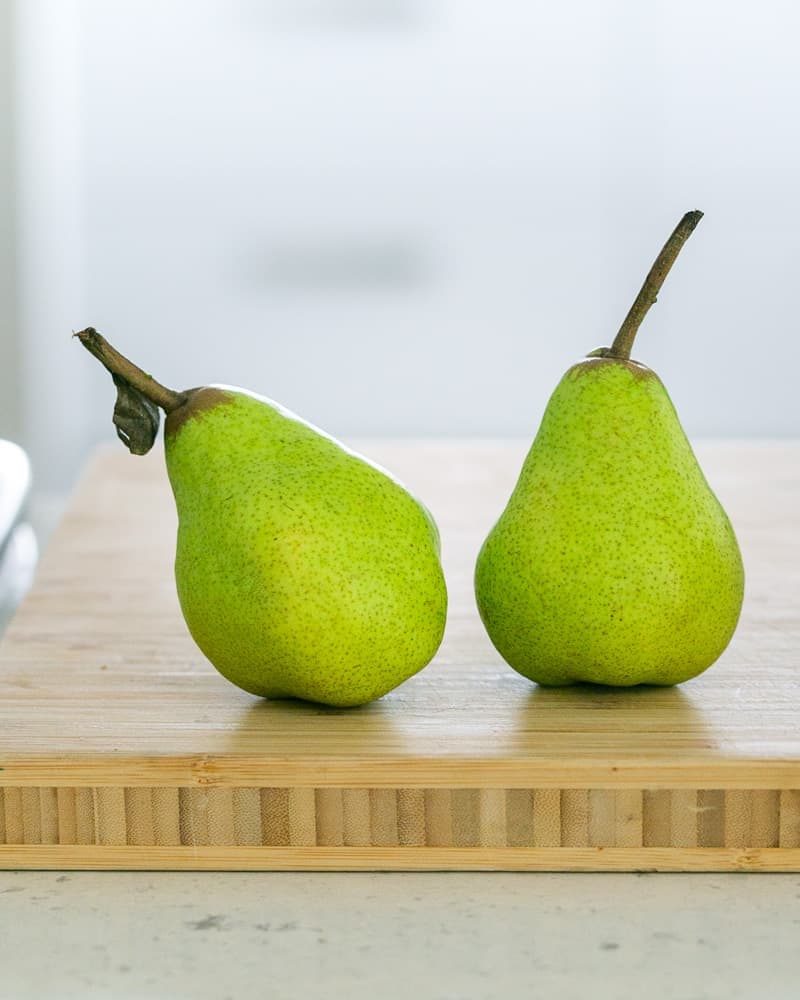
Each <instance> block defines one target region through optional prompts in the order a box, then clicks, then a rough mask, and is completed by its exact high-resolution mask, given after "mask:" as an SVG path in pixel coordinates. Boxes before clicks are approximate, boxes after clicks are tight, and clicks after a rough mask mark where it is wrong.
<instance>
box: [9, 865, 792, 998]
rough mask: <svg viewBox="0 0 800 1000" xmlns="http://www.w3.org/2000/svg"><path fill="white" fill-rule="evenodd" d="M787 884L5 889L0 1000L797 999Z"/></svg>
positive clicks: (77, 879)
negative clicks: (258, 999) (255, 999)
mask: <svg viewBox="0 0 800 1000" xmlns="http://www.w3.org/2000/svg"><path fill="white" fill-rule="evenodd" d="M798 984H800V875H741V874H740V875H735V874H731V875H664V874H661V875H617V874H603V875H578V874H562V875H557V874H552V875H550V874H505V873H503V874H500V873H497V874H486V873H480V874H465V873H457V874H456V873H454V874H434V875H431V874H352V875H349V874H303V873H275V874H270V873H264V874H253V873H249V874H246V873H242V874H239V873H220V874H195V873H189V872H186V873H169V874H164V873H158V874H156V873H153V874H149V873H122V872H120V873H115V872H104V873H100V872H98V873H94V872H84V873H79V872H66V873H58V872H0V998H2V1000H28V998H36V1000H49V998H58V1000H71V998H81V1000H93V998H99V997H102V998H106V997H113V998H125V1000H127V998H131V1000H133V998H136V1000H139V998H144V997H148V998H149V997H153V998H159V1000H160V998H169V1000H183V998H192V1000H226V998H230V1000H234V998H235V1000H239V998H247V997H250V996H253V997H262V996H263V997H269V998H270V1000H284V998H286V1000H289V998H291V1000H299V998H302V1000H316V998H326V1000H327V998H340V997H341V998H346V1000H362V998H364V1000H375V998H380V1000H394V998H398V1000H399V998H403V1000H407V998H412V1000H462V998H463V1000H489V998H492V1000H493V998H495V997H497V998H502V1000H511V998H514V997H526V998H534V997H540V996H541V997H546V998H547V1000H566V998H570V1000H571V998H574V1000H584V998H591V1000H606V998H624V997H636V998H637V1000H640V998H641V997H643V996H644V997H645V998H647V997H652V998H654V1000H655V998H658V1000H670V998H676V1000H677V998H680V1000H712V998H713V1000H716V998H719V1000H738V998H750V997H753V998H756V997H758V998H759V1000H760V998H762V997H768V998H769V1000H783V998H787V1000H788V998H792V1000H794V998H796V997H797V996H798V990H799V989H800V986H799V985H798Z"/></svg>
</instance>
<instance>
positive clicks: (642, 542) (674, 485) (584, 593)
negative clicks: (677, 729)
mask: <svg viewBox="0 0 800 1000" xmlns="http://www.w3.org/2000/svg"><path fill="white" fill-rule="evenodd" d="M743 589H744V571H743V567H742V560H741V556H740V553H739V547H738V544H737V541H736V537H735V535H734V532H733V529H732V527H731V524H730V522H729V520H728V518H727V516H726V514H725V511H724V510H723V509H722V507H721V505H720V503H719V501H718V500H717V498H716V497H715V496H714V494H713V492H712V491H711V489H710V487H709V485H708V483H707V482H706V480H705V477H704V476H703V473H702V471H701V469H700V467H699V465H698V463H697V460H696V458H695V456H694V453H693V452H692V449H691V446H690V444H689V442H688V441H687V439H686V436H685V434H684V432H683V429H682V427H681V425H680V422H679V420H678V417H677V414H676V412H675V409H674V407H673V405H672V402H671V400H670V398H669V396H668V395H667V392H666V389H665V388H664V386H663V384H662V383H661V381H660V380H659V379H658V377H657V376H656V375H655V373H654V372H652V371H651V370H650V369H648V368H646V367H644V366H642V365H639V364H637V363H636V362H631V361H622V360H619V359H612V358H602V357H598V358H591V359H587V360H585V361H583V362H580V363H579V364H577V365H575V366H573V367H572V368H571V369H570V370H569V371H568V372H567V373H566V375H565V376H564V378H563V379H562V381H561V382H560V384H559V385H558V387H557V388H556V390H555V392H554V393H553V395H552V397H551V399H550V401H549V403H548V406H547V409H546V411H545V414H544V417H543V420H542V424H541V427H540V429H539V432H538V434H537V436H536V439H535V441H534V443H533V445H532V447H531V450H530V452H529V453H528V456H527V458H526V460H525V463H524V465H523V468H522V471H521V474H520V477H519V481H518V482H517V485H516V488H515V489H514V492H513V494H512V496H511V498H510V500H509V502H508V505H507V507H506V509H505V511H504V512H503V514H502V515H501V517H500V518H499V520H498V522H497V524H496V525H495V526H494V528H493V529H492V531H491V532H490V534H489V536H488V538H487V539H486V541H485V543H484V545H483V548H482V549H481V552H480V554H479V556H478V560H477V565H476V571H475V590H476V597H477V602H478V608H479V610H480V614H481V617H482V619H483V622H484V624H485V626H486V629H487V631H488V633H489V636H490V638H491V639H492V642H493V643H494V645H495V647H496V648H497V650H498V651H499V652H500V654H501V655H502V656H503V657H504V658H505V660H506V661H507V662H508V663H509V664H510V665H511V666H512V667H514V669H515V670H517V671H519V672H520V673H521V674H524V675H525V676H526V677H529V678H530V679H531V680H534V681H537V682H539V683H540V684H544V685H566V684H571V683H574V682H576V681H589V682H593V683H597V684H608V685H614V686H625V687H627V686H630V685H634V684H664V685H671V684H677V683H679V682H681V681H685V680H688V679H689V678H691V677H694V676H696V675H697V674H699V673H701V672H702V671H703V670H705V669H706V668H707V667H709V666H710V665H711V664H712V663H713V662H714V661H715V660H716V659H717V658H718V656H719V655H720V653H721V652H722V651H723V650H724V649H725V647H726V646H727V644H728V642H729V640H730V638H731V636H732V634H733V632H734V629H735V628H736V624H737V621H738V618H739V613H740V610H741V605H742V597H743Z"/></svg>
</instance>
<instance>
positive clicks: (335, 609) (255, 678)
mask: <svg viewBox="0 0 800 1000" xmlns="http://www.w3.org/2000/svg"><path fill="white" fill-rule="evenodd" d="M165 443H166V460H167V469H168V472H169V478H170V482H171V484H172V489H173V493H174V495H175V501H176V505H177V508H178V523H179V526H178V541H177V552H176V559H175V576H176V581H177V588H178V596H179V599H180V603H181V609H182V611H183V614H184V617H185V619H186V622H187V625H188V627H189V630H190V632H191V634H192V636H193V638H194V639H195V641H196V642H197V644H198V646H199V647H200V649H201V650H202V651H203V653H205V655H206V656H207V657H208V659H209V660H210V661H211V662H212V663H213V664H214V666H215V667H216V668H217V669H218V670H219V671H220V673H222V674H223V675H224V676H225V677H227V678H228V679H229V680H230V681H232V682H233V683H234V684H236V685H238V686H239V687H241V688H244V689H245V690H246V691H250V692H252V693H253V694H257V695H262V696H265V697H271V698H280V697H297V698H303V699H307V700H310V701H316V702H322V703H325V704H329V705H338V706H350V705H359V704H363V703H365V702H368V701H371V700H372V699H374V698H378V697H380V696H381V695H383V694H385V693H386V692H388V691H390V690H391V689H392V688H394V687H396V686H397V685H398V684H400V683H401V682H402V681H404V680H406V679H407V678H408V677H410V676H411V675H412V674H415V673H416V672H417V671H419V670H421V669H422V668H423V667H424V666H425V665H426V664H427V663H428V662H429V661H430V659H431V658H432V657H433V655H434V653H435V652H436V650H437V648H438V646H439V644H440V642H441V638H442V634H443V630H444V625H445V617H446V609H447V594H446V590H445V584H444V579H443V575H442V570H441V565H440V562H439V537H438V532H437V530H436V526H435V524H434V522H433V520H432V518H431V516H430V514H429V513H428V512H427V510H425V508H424V507H423V506H422V505H421V504H420V503H419V502H418V501H417V500H416V499H415V498H414V497H412V496H411V495H410V494H409V493H408V492H407V491H406V490H405V489H404V488H403V487H402V486H401V485H400V484H399V483H398V482H396V481H395V480H394V479H393V478H391V477H390V476H389V475H388V474H387V473H386V472H384V471H383V470H382V469H380V468H378V467H377V466H375V465H372V464H371V463H369V462H368V461H367V460H366V459H363V458H361V457H360V456H358V455H355V454H354V453H352V452H350V451H348V450H347V449H345V448H344V447H343V446H342V445H340V444H339V443H338V442H336V441H334V440H333V439H332V438H330V437H328V436H326V435H324V434H323V433H322V432H320V431H318V430H317V429H316V428H314V427H312V426H310V425H309V424H306V423H304V422H303V421H301V420H300V419H299V418H297V417H296V416H294V415H293V414H291V413H289V412H288V411H286V410H284V409H282V408H281V407H280V406H278V405H277V404H275V403H272V402H271V401H270V400H266V399H263V398H261V397H258V396H255V395H253V394H250V393H247V392H245V391H243V390H238V389H231V388H228V387H222V386H220V387H213V386H209V387H205V388H202V389H198V390H193V391H192V393H191V394H190V399H189V403H188V404H186V406H185V407H182V408H181V409H179V410H177V411H175V412H174V413H171V414H170V415H169V417H168V419H167V425H166V429H165Z"/></svg>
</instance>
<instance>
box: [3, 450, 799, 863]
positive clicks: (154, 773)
mask: <svg viewBox="0 0 800 1000" xmlns="http://www.w3.org/2000/svg"><path fill="white" fill-rule="evenodd" d="M365 450H366V451H367V452H368V453H369V454H370V455H371V457H374V458H375V459H377V460H378V461H380V462H381V463H382V464H384V465H387V466H388V467H390V468H392V469H393V471H395V472H396V473H397V474H398V475H400V476H401V478H403V479H404V480H405V481H406V483H407V484H408V485H409V486H410V487H411V488H412V489H413V490H414V491H415V492H417V493H418V494H419V495H420V496H421V497H423V498H424V499H425V501H426V503H428V505H429V506H430V507H431V509H432V510H433V512H434V514H435V516H436V518H437V520H438V522H439V525H440V528H441V531H442V537H443V549H444V552H443V556H444V562H445V569H446V573H447V578H448V587H449V592H450V616H449V622H448V629H447V634H446V637H445V642H444V644H443V646H442V649H441V651H440V653H439V655H438V656H437V657H436V659H435V660H434V662H433V663H432V664H431V665H430V666H429V667H428V668H427V669H426V670H425V671H423V672H422V673H421V674H419V675H417V677H415V678H412V679H411V680H410V681H409V682H407V683H406V684H404V685H403V686H402V687H401V688H399V689H398V690H397V691H395V692H392V693H391V694H390V695H388V696H387V697H385V698H383V699H381V700H380V701H379V702H377V703H375V704H373V705H370V706H366V707H365V708H361V709H349V710H341V709H328V708H324V707H320V706H312V705H304V704H301V703H298V702H291V701H287V702H266V701H261V700H259V699H256V698H253V697H251V696H249V695H247V694H245V693H244V692H241V691H239V690H238V689H236V688H235V687H233V686H231V685H230V684H228V683H227V682H226V681H225V680H224V679H223V678H222V677H220V676H219V675H218V674H217V673H216V671H214V669H213V667H211V666H210V664H208V662H207V661H205V660H204V658H203V657H202V655H201V654H200V653H199V651H198V650H197V649H196V647H195V646H194V645H193V643H192V641H191V639H190V638H189V636H188V634H187V632H186V629H185V627H184V625H183V621H182V619H181V616H180V612H179V609H178V605H177V599H176V596H175V591H174V583H173V579H172V568H171V564H172V559H173V554H174V533H175V525H176V517H175V513H174V510H173V507H172V500H171V497H170V495H169V487H168V484H167V481H166V476H165V473H164V469H163V458H162V457H161V456H160V455H159V454H158V453H156V454H153V455H150V456H148V457H146V458H144V459H141V458H132V457H131V456H129V455H127V454H126V453H124V451H122V450H121V449H119V450H116V449H115V450H103V451H101V452H100V453H99V454H98V455H97V456H96V458H95V459H94V461H93V463H92V465H91V468H90V470H89V472H88V474H87V475H86V476H85V477H84V479H83V480H82V482H81V485H80V486H79V489H78V491H77V493H76V495H75V496H74V498H73V500H72V502H71V505H70V509H69V512H68V514H67V516H66V518H65V520H64V522H63V524H62V525H61V527H60V529H59V530H58V531H57V533H56V535H55V537H54V539H53V541H52V543H51V545H50V547H49V549H48V551H47V553H46V554H45V557H44V559H43V562H42V565H41V567H40V571H39V574H38V578H37V582H36V585H35V587H34V589H33V591H32V593H31V594H30V595H29V597H28V598H27V600H26V601H25V603H24V605H23V607H22V608H21V610H20V611H19V612H18V614H17V616H16V618H15V620H14V622H13V623H12V625H11V626H10V628H9V630H8V633H7V635H6V637H5V639H4V641H3V643H2V646H0V865H2V866H5V867H14V866H33V867H39V866H42V867H48V866H49V867H59V866H64V867H72V866H74V867H135V868H142V867H188V868H192V867H198V868H208V867H223V868H224V867H232V868H236V867H242V868H257V867H278V868H280V867H298V868H303V867H312V868H317V867H322V868H332V869H336V868H348V867H353V868H364V867H367V868H368V867H379V868H387V867H397V868H413V867H419V868H436V867H442V868H447V867H455V868H482V867H487V868H502V867H509V868H519V867H521V868H534V869H535V868H542V867H549V868H565V869H569V868H576V869H577V868H586V867H594V868H598V869H599V868H609V867H617V868H637V867H652V868H654V869H660V868H665V869H669V870H680V869H681V868H685V869H686V870H693V869H696V868H698V867H704V866H705V867H708V868H732V869H741V868H750V869H752V870H779V869H781V867H783V868H784V869H791V870H797V869H798V868H800V861H798V852H799V851H800V609H799V608H798V603H800V445H798V444H795V443H748V444H733V443H731V444H725V445H715V446H707V447H704V448H699V449H698V452H699V455H700V458H701V461H702V464H703V466H704V469H705V471H706V474H707V476H708V478H709V480H710V482H711V484H712V486H713V487H714V488H715V490H716V491H717V493H718V495H719V496H720V498H721V500H722V501H723V503H724V505H725V506H726V508H727V509H728V512H729V513H730V515H731V518H732V520H733V522H734V524H735V526H736V529H737V532H738V535H739V538H740V542H741V545H742V550H743V554H744V559H745V565H746V569H747V595H746V601H745V608H744V612H743V617H742V622H741V624H740V627H739V630H738V632H737V634H736V636H735V638H734V640H733V642H732V644H731V646H730V648H729V649H728V650H727V652H726V653H725V654H724V656H723V657H722V659H721V660H720V661H719V663H718V664H717V665H715V666H714V667H713V668H712V669H711V670H709V671H708V672H707V673H706V674H704V675H703V676H701V677H699V678H697V679H696V680H694V681H691V682H689V683H687V684H685V685H683V686H682V687H680V688H676V689H667V690H660V689H655V688H651V689H648V688H641V689H631V690H627V691H613V690H609V691H607V690H604V689H601V688H595V687H587V686H582V687H576V688H571V689H563V690H554V691H548V690H545V689H542V688H538V687H536V686H535V685H533V684H531V683H529V682H528V681H526V680H525V679H524V678H522V677H519V676H518V675H517V674H515V673H514V672H513V671H512V670H510V669H509V668H508V667H506V666H505V665H504V664H503V662H502V660H501V659H500V657H499V656H498V655H497V654H496V653H495V651H494V650H493V649H492V647H491V644H490V643H489V640H488V638H487V636H486V634H485V632H484V631H483V628H482V626H481V624H480V621H479V619H478V616H477V613H476V610H475V606H474V601H473V598H472V590H471V578H472V567H473V563H474V558H475V555H476V553H477V550H478V548H479V546H480V543H481V541H482V539H483V537H484V536H485V534H486V532H487V531H488V529H489V527H490V526H491V524H492V522H493V520H494V519H495V518H496V516H497V515H498V514H499V512H500V510H501V509H502V505H503V503H504V501H505V499H506V497H507V495H508V493H509V492H510V490H511V488H512V486H513V483H514V480H515V477H516V474H517V472H518V469H519V466H520V464H521V461H522V458H523V455H524V451H525V446H524V445H522V444H509V443H505V444H502V443H473V444H445V443H425V444H414V443H397V442H395V443H386V442H380V443H378V442H373V443H372V445H367V446H365ZM609 852H610V853H609ZM654 852H655V853H654ZM148 857H149V858H150V860H151V864H150V865H148V863H147V858H148ZM437 858H438V861H437V860H436V859H437ZM704 858H705V859H706V860H705V862H704V861H703V860H702V859H704ZM226 859H227V860H226ZM370 859H371V860H370ZM648 859H649V860H648ZM681 859H683V860H681Z"/></svg>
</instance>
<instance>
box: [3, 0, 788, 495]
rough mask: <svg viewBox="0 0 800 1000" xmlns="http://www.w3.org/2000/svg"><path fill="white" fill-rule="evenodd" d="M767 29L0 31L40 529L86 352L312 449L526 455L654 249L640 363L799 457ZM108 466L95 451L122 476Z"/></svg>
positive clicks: (723, 424)
mask: <svg viewBox="0 0 800 1000" xmlns="http://www.w3.org/2000/svg"><path fill="white" fill-rule="evenodd" d="M799 33H800V7H798V6H797V5H796V4H795V3H793V2H791V0H761V2H759V3H758V4H756V3H753V2H736V0H734V2H722V0H718V2H711V0H706V2H702V0H700V2H698V0H671V2H669V3H667V2H652V3H648V4H641V3H636V2H634V0H566V2H564V0H562V2H559V3H553V2H552V0H548V2H542V0H534V2H531V0H496V2H493V3H489V2H486V0H482V2H481V0H135V2H134V0H112V2H109V0H18V2H16V3H14V2H10V0H0V144H2V157H0V231H2V243H0V294H1V295H2V302H3V308H2V310H0V333H1V334H2V339H1V341H0V437H9V438H12V439H14V440H17V441H19V442H20V443H22V444H23V445H24V446H25V447H26V448H27V450H28V452H29V454H30V455H31V458H32V461H33V465H34V474H35V481H36V483H37V488H38V492H37V494H36V496H37V498H38V501H39V503H40V504H41V505H43V506H44V507H47V506H48V505H49V506H50V507H51V508H56V507H57V506H58V504H59V503H60V502H61V497H62V496H63V494H64V492H65V491H66V490H67V489H68V488H69V486H70V484H71V483H72V481H73V479H74V477H75V475H76V472H77V470H78V468H79V466H80V463H81V461H82V460H83V458H84V457H85V455H86V453H87V452H88V450H89V448H90V447H91V446H92V444H93V443H95V442H97V441H100V440H112V439H113V429H112V427H111V422H110V421H111V410H112V406H113V391H112V386H111V384H110V380H109V379H108V377H107V376H106V375H105V373H104V372H102V370H100V368H99V366H97V365H96V363H95V362H93V361H92V360H91V359H90V358H89V357H88V356H87V355H86V354H85V352H83V351H82V350H80V348H79V346H78V345H77V344H76V343H74V342H71V340H70V337H69V332H70V330H71V329H80V328H81V327H83V326H86V325H88V324H92V325H95V326H97V327H99V328H100V329H101V330H102V331H103V332H105V333H106V335H107V336H108V337H109V338H110V339H112V341H113V342H114V343H116V345H117V346H118V347H119V348H120V349H121V350H123V351H125V352H126V353H129V354H130V355H131V356H132V358H133V359H134V360H136V361H137V362H138V363H139V364H141V365H143V366H144V367H145V368H147V369H148V370H150V371H152V372H153V373H154V374H155V375H156V376H157V377H159V378H160V379H161V380H162V381H164V382H165V383H167V384H168V385H174V386H175V387H176V388H183V387H187V386H192V385H196V384H199V383H203V382H208V381H222V382H230V383H234V384H240V385H245V386H247V387H249V388H251V389H253V390H255V391H258V392H261V393H264V394H266V395H269V396H273V397H274V398H277V399H279V400H280V401H282V402H283V403H284V404H285V405H287V406H289V407H290V408H292V409H294V410H296V411H298V412H299V413H301V414H302V415H303V416H305V417H307V418H308V419H311V420H313V421H314V422H316V423H318V424H320V425H322V426H323V427H324V428H326V429H327V430H329V431H330V432H332V433H334V434H338V435H340V436H344V437H348V436H354V435H358V436H359V437H363V436H368V435H393V436H417V435H447V436H456V435H458V436H460V435H469V436H498V435H520V436H525V437H528V438H530V437H532V436H533V433H534V432H535V429H536V426H537V424H538V420H539V418H540V415H541V412H542V409H543V407H544V405H545V403H546V400H547V397H548V395H549V393H550V392H551V391H552V389H553V388H554V386H555V384H556V382H557V381H558V379H559V378H560V376H561V374H562V372H563V370H564V369H565V368H566V367H567V366H568V365H569V364H570V363H571V362H572V361H574V360H576V359H577V358H579V357H580V356H582V355H583V354H585V353H586V352H587V351H588V350H590V349H592V348H594V347H596V346H598V345H600V344H607V343H609V342H610V340H611V338H612V337H613V335H614V333H615V332H616V329H617V327H618V325H619V323H620V321H621V320H622V318H623V316H624V315H625V312H626V310H627V308H628V306H629V304H630V301H631V300H632V298H633V296H634V295H635V293H636V291H637V290H638V288H639V285H640V283H641V280H642V278H643V276H644V274H645V272H646V270H647V268H648V267H649V265H650V263H651V261H652V259H653V257H654V256H655V254H656V252H657V251H658V249H659V248H660V246H661V244H662V243H663V241H664V239H665V238H666V236H667V235H668V234H669V232H670V230H671V229H672V227H673V225H674V224H675V223H676V222H677V220H678V218H679V217H680V215H681V214H682V213H683V212H684V211H685V210H687V209H690V208H702V209H703V210H704V211H705V212H706V218H705V219H704V220H703V222H702V223H701V225H700V228H699V229H698V231H697V233H696V234H695V236H694V237H693V238H692V240H691V241H690V243H689V244H688V246H687V248H686V250H685V251H684V253H683V255H682V257H681V259H680V261H679V262H678V264H677V266H676V268H675V270H674V272H673V274H672V275H671V276H670V278H669V280H668V282H667V285H666V286H665V289H664V292H663V293H662V298H661V301H660V302H659V304H658V305H657V306H656V308H655V309H654V310H653V311H652V313H651V314H650V316H649V317H648V320H647V322H646V324H645V326H644V328H643V330H642V331H641V333H640V337H639V341H638V348H637V350H636V352H635V355H636V356H637V357H638V358H639V359H640V360H642V361H645V362H647V363H649V364H651V365H652V366H653V367H654V368H655V369H656V370H657V371H658V372H659V373H660V374H661V376H662V378H663V379H664V381H665V382H666V384H667V387H668V388H669V390H670V392H671V394H672V396H673V399H674V401H675V403H676V406H677V408H678V411H679V413H680V414H681V416H682V418H683V421H684V424H685V426H686V428H687V430H688V432H689V434H690V435H691V436H747V437H750V436H787V435H796V434H798V433H800V406H799V405H798V401H797V400H798V393H797V389H796V379H797V370H798V365H800V334H799V333H798V329H797V326H798V323H797V319H796V297H797V292H796V284H797V281H796V277H795V276H796V274H797V271H798V267H799V266H800V194H798V178H800V131H799V129H798V117H797V108H798V105H800V73H799V72H798V67H797V38H798V34H799ZM120 447H122V446H121V445H120Z"/></svg>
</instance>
